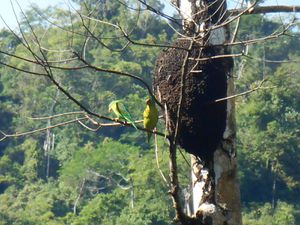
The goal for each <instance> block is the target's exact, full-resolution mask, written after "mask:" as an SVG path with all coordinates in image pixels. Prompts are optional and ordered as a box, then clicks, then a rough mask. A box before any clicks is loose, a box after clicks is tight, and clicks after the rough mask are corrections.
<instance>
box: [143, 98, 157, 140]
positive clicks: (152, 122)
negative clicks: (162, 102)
mask: <svg viewBox="0 0 300 225" xmlns="http://www.w3.org/2000/svg"><path fill="white" fill-rule="evenodd" d="M146 104H147V106H146V109H145V111H144V114H143V115H144V128H146V129H148V130H153V129H154V128H155V127H156V124H157V121H158V110H157V108H156V107H155V102H154V99H152V98H147V100H146ZM147 134H148V142H149V141H150V138H151V135H152V133H149V132H148V133H147Z"/></svg>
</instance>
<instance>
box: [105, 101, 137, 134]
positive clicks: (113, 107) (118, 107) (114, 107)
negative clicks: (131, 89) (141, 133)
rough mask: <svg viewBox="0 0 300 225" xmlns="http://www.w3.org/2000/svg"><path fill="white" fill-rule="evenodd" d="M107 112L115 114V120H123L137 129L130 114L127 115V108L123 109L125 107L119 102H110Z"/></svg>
mask: <svg viewBox="0 0 300 225" xmlns="http://www.w3.org/2000/svg"><path fill="white" fill-rule="evenodd" d="M108 111H109V112H111V111H113V112H114V114H116V116H117V119H123V120H125V121H126V122H128V123H130V124H132V126H133V127H134V128H135V129H137V127H136V125H135V123H134V121H133V119H132V116H131V114H130V113H129V111H128V110H127V108H126V107H125V105H124V104H123V103H122V101H121V100H115V101H112V102H111V103H110V104H109V106H108Z"/></svg>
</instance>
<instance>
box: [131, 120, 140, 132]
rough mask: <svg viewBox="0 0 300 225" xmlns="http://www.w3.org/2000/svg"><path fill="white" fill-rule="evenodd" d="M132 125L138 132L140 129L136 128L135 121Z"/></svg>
mask: <svg viewBox="0 0 300 225" xmlns="http://www.w3.org/2000/svg"><path fill="white" fill-rule="evenodd" d="M130 124H131V125H132V126H133V127H134V128H135V129H136V130H137V129H138V128H137V127H136V125H135V122H133V121H130Z"/></svg>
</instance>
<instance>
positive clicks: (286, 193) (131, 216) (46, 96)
mask: <svg viewBox="0 0 300 225" xmlns="http://www.w3.org/2000/svg"><path fill="white" fill-rule="evenodd" d="M73 2H75V3H78V4H79V10H80V12H82V13H83V14H85V15H86V14H87V12H88V11H89V10H90V9H93V10H92V11H93V13H94V14H93V15H92V16H95V17H96V18H99V19H103V20H104V21H107V22H110V23H113V24H119V25H120V26H122V27H123V28H124V30H125V31H126V32H128V33H130V38H131V40H132V41H133V42H135V43H148V44H155V43H164V44H168V43H171V42H172V40H173V39H174V37H175V36H174V33H173V31H171V28H170V27H168V25H167V23H166V21H164V20H162V19H161V18H159V17H158V16H155V15H154V14H153V13H150V12H149V11H142V12H136V11H130V10H129V9H128V8H127V7H125V6H124V4H122V3H121V2H120V1H96V0H88V1H82V0H76V1H75V0H74V1H73ZM127 2H129V3H130V4H131V5H130V6H131V7H133V8H134V7H136V5H135V4H136V1H127ZM147 2H148V3H149V4H151V5H153V6H154V8H156V9H157V10H158V9H162V8H163V5H162V4H161V3H160V2H159V1H147ZM38 12H40V13H43V14H44V15H45V16H46V17H47V18H50V17H51V16H54V17H55V22H56V23H57V24H59V25H60V26H61V27H63V28H64V29H66V30H69V31H70V30H75V31H76V32H78V33H80V34H87V31H86V29H85V28H84V26H83V25H82V22H83V23H84V25H86V26H88V27H90V28H93V29H94V28H95V27H96V29H94V34H95V36H96V37H98V38H100V39H101V40H102V41H103V42H101V43H100V42H99V41H97V40H95V39H93V38H90V39H88V41H87V40H86V38H85V37H84V35H74V36H72V35H71V36H72V37H71V36H70V32H64V31H63V30H61V29H60V28H59V27H56V26H52V25H51V24H49V23H48V22H46V21H45V20H44V19H43V18H41V17H40V16H38V14H39V13H38ZM26 14H27V16H28V19H29V21H30V23H31V25H32V28H33V29H34V32H35V33H36V34H37V36H40V37H43V38H41V44H42V45H43V47H45V48H47V49H50V50H54V51H44V54H45V56H46V57H47V58H48V59H49V60H58V59H57V52H56V50H60V49H68V48H69V46H70V45H71V44H72V50H74V51H76V52H79V53H80V52H82V46H85V47H86V48H85V50H84V53H85V59H86V60H87V61H89V62H90V63H92V64H93V65H95V66H97V67H99V68H103V69H113V70H117V71H123V72H127V73H132V74H134V75H136V76H139V77H141V78H143V79H144V80H145V81H146V82H147V83H148V84H149V85H150V84H151V82H152V71H153V67H154V63H155V60H156V58H157V56H158V54H159V52H160V50H161V49H160V48H155V47H146V46H143V45H140V44H129V45H128V46H127V48H125V49H123V50H122V51H120V50H121V49H122V48H123V47H124V46H126V44H127V41H128V40H127V39H126V38H119V37H120V32H118V31H116V30H114V29H112V28H111V27H110V26H107V25H105V24H102V23H96V22H95V21H90V22H89V21H88V20H87V19H85V18H83V19H82V21H81V20H80V19H79V18H78V16H77V15H70V13H69V11H66V10H63V9H57V8H47V9H45V10H41V9H38V8H35V9H34V10H29V11H27V12H26ZM137 17H138V18H139V19H138V20H137ZM71 20H72V24H70V21H71ZM21 26H22V28H23V30H24V35H25V37H27V39H28V44H29V45H30V46H33V48H34V49H35V50H37V45H36V43H34V42H33V39H32V35H30V28H29V26H28V23H27V22H26V21H24V20H23V21H21ZM276 29H281V28H280V24H279V23H277V22H276V21H275V20H269V19H266V18H265V17H262V16H256V15H251V16H247V17H243V19H242V20H241V29H240V32H239V37H238V38H239V39H248V38H259V37H263V36H265V35H268V34H270V33H272V32H274V31H275V30H276ZM249 33H250V36H249ZM295 34H297V33H295ZM295 36H296V35H295ZM28 37H30V38H28ZM0 40H1V42H0V48H1V50H3V51H6V52H8V53H14V54H16V55H18V56H20V57H25V58H28V59H32V56H31V55H30V53H29V52H28V51H27V50H26V48H25V47H24V46H23V45H21V43H20V40H19V39H17V38H16V37H15V36H14V35H13V34H11V33H10V32H9V31H7V30H1V31H0ZM86 41H87V42H88V44H86ZM298 42H299V39H297V37H295V38H290V37H283V38H281V39H277V40H276V41H275V40H274V41H269V42H264V43H262V44H260V45H256V46H251V47H250V49H249V54H250V56H251V57H252V58H251V57H250V58H243V60H237V61H236V68H237V69H239V68H241V67H240V65H241V64H243V68H244V69H243V70H242V71H240V73H238V79H237V82H236V83H237V89H238V91H239V92H242V91H245V90H248V89H249V88H253V87H256V86H257V84H258V80H260V79H263V78H265V77H268V80H267V81H266V82H265V84H264V85H265V86H268V87H270V88H269V89H261V90H259V91H257V92H255V93H253V94H251V95H249V96H243V97H242V98H240V99H238V102H237V122H238V128H239V130H238V151H239V154H238V156H239V163H240V177H241V190H242V199H243V203H245V214H244V218H245V224H251V225H259V224H264V225H268V224H269V223H270V221H272V222H273V223H272V224H275V225H277V224H278V225H285V224H287V225H292V224H296V220H297V218H299V213H298V214H296V213H295V212H297V209H298V208H299V205H298V206H297V205H296V204H299V197H298V196H299V194H300V186H299V184H300V177H299V174H300V169H299V166H298V164H299V160H300V155H299V151H298V150H299V127H300V124H299V123H300V122H299V121H300V113H299V112H300V110H299V106H300V103H299V94H300V93H299V90H300V87H299V84H300V81H299V77H300V76H299V71H300V66H299V63H297V60H298V61H299V60H300V59H299V51H300V49H299V48H297V47H295V46H298ZM37 52H38V51H37ZM38 55H39V56H41V53H40V52H38ZM71 57H73V53H72V52H66V53H61V56H60V58H61V59H64V58H71ZM262 59H269V60H294V61H296V62H294V63H288V64H274V63H273V64H271V63H267V62H264V61H263V60H262ZM0 61H1V62H5V63H9V64H10V65H14V66H17V67H18V68H20V69H24V70H27V71H31V72H38V73H45V70H44V69H43V68H42V67H40V66H38V65H35V66H33V65H32V64H30V63H28V62H25V61H20V60H19V59H17V58H13V57H8V56H7V55H3V54H1V56H0ZM77 64H78V63H77V62H76V63H75V62H73V61H71V62H70V63H69V64H68V65H69V66H70V67H71V66H74V67H78V66H80V65H77ZM52 72H53V76H54V77H55V79H56V80H58V82H59V83H60V85H62V87H64V88H65V89H66V90H68V91H69V93H70V94H72V95H73V96H74V97H75V98H76V99H77V100H78V101H79V102H80V103H81V104H83V105H84V106H85V107H87V108H88V109H90V110H91V111H93V112H96V113H99V114H101V115H105V116H112V115H110V114H109V112H108V104H109V103H110V102H111V101H113V100H116V99H123V100H124V101H126V103H128V104H126V105H127V106H128V109H129V111H130V112H131V113H132V115H133V117H134V118H135V119H137V120H139V119H142V113H143V110H144V108H145V99H146V97H147V96H148V92H147V90H146V88H145V87H144V85H143V84H141V83H140V82H139V81H136V80H134V79H132V78H130V77H124V76H120V75H116V74H112V73H109V74H108V73H104V72H99V71H95V70H75V71H67V70H66V71H65V70H63V71H62V70H58V69H53V70H52ZM78 110H81V109H80V108H79V107H78V106H76V105H75V104H74V103H73V102H72V101H70V100H69V99H68V98H67V97H66V96H64V95H63V94H62V93H61V92H60V91H58V90H57V88H56V87H55V86H53V85H52V83H51V82H50V81H49V80H48V79H47V78H45V77H43V76H34V75H28V74H24V73H22V72H20V71H15V70H13V69H11V68H8V67H1V68H0V130H3V131H5V132H7V133H13V132H23V131H28V130H33V129H36V128H42V127H46V126H47V125H49V124H50V125H53V124H57V123H60V122H63V121H65V118H64V119H62V118H55V119H52V120H49V121H46V120H41V121H37V120H32V119H29V117H36V116H47V115H54V114H58V113H62V112H70V111H78ZM68 118H69V117H68ZM70 118H71V117H70ZM72 118H73V117H72ZM83 122H85V121H83ZM87 125H88V126H91V127H93V124H90V123H88V124H87ZM139 125H140V124H139ZM158 127H159V130H160V131H162V132H164V124H163V122H161V121H160V122H159V123H158ZM51 135H54V149H52V150H51V151H50V152H46V151H45V149H44V148H43V145H44V142H45V139H46V138H45V136H46V135H45V133H39V134H35V135H32V136H31V137H28V136H26V137H24V138H18V139H8V140H5V141H3V142H0V202H1V204H0V224H8V225H9V224H16V225H33V224H34V225H35V224H43V225H44V224H46V225H47V224H48V225H50V224H53V225H54V224H58V225H60V224H73V225H75V224H77V225H81V224H82V225H86V224H88V225H90V224H91V225H92V224H124V225H126V224H128V225H131V224H137V225H139V224H149V225H150V224H155V225H165V224H170V223H171V221H172V219H173V218H174V215H173V209H172V208H171V206H172V202H171V200H170V198H169V195H168V187H167V185H166V184H165V182H164V181H163V179H162V177H161V175H160V172H159V170H158V169H157V165H156V158H155V153H154V152H153V149H154V147H153V145H154V144H153V142H154V140H153V141H152V142H151V143H150V144H148V143H147V142H146V133H144V132H141V131H135V129H132V128H129V127H109V128H106V127H102V128H101V129H99V130H98V131H96V132H89V131H87V130H86V129H84V128H83V127H82V126H80V125H79V124H70V125H68V126H64V127H59V128H55V129H52V130H51ZM52 137H53V136H52ZM153 139H154V138H153ZM157 142H158V150H159V153H158V154H159V158H158V161H159V165H160V168H161V170H162V173H163V174H165V176H166V177H168V176H167V174H168V153H167V151H165V149H167V144H166V143H165V140H164V138H158V140H157ZM183 154H184V155H185V156H186V158H188V157H189V156H188V155H187V154H185V153H183ZM48 159H49V161H48ZM48 162H49V164H48ZM178 165H179V168H178V170H179V178H180V181H181V187H182V188H185V187H187V186H188V184H189V176H190V174H189V171H190V169H189V166H188V165H187V163H186V162H185V160H184V159H183V158H182V156H181V155H180V154H178ZM47 167H49V170H50V173H49V174H48V175H49V176H47V174H46V171H47ZM187 171H188V172H187ZM274 179H275V182H276V184H277V186H276V190H275V200H277V199H281V200H282V201H277V206H276V208H275V210H274V211H273V210H272V209H271V205H270V204H269V203H266V202H270V201H271V199H272V196H271V193H272V184H273V182H274ZM254 190H255V191H254ZM250 202H255V204H254V205H255V206H251V205H252V204H251V203H250ZM257 202H259V203H257ZM293 204H295V205H296V206H295V207H294V206H293ZM297 215H298V216H297Z"/></svg>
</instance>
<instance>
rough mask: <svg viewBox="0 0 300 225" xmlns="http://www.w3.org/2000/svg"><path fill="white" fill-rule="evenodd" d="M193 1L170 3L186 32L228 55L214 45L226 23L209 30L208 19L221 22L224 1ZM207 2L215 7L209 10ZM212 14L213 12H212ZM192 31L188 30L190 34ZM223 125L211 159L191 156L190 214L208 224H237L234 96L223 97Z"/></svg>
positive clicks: (224, 36)
mask: <svg viewBox="0 0 300 225" xmlns="http://www.w3.org/2000/svg"><path fill="white" fill-rule="evenodd" d="M211 2H214V1H204V0H202V1H196V0H181V1H177V2H173V3H175V4H177V7H178V9H179V12H180V14H181V16H182V18H183V19H184V24H183V25H184V27H185V28H184V29H185V30H186V33H187V34H188V35H189V34H191V30H193V32H194V33H198V36H201V37H203V40H202V41H203V43H205V44H206V45H208V46H216V47H213V48H214V51H215V52H217V53H215V55H218V54H219V55H224V53H226V54H228V53H230V51H229V50H228V49H226V47H217V45H218V46H220V45H222V44H223V43H225V42H229V35H228V34H229V28H228V26H220V28H218V29H215V30H211V31H209V32H207V30H209V27H210V26H212V25H216V23H214V24H213V22H211V21H219V22H218V23H219V24H221V23H222V18H221V17H222V15H224V14H223V12H226V3H225V4H224V3H222V1H221V0H220V1H216V2H215V3H211ZM211 4H215V6H216V7H213V9H210V6H211ZM212 13H214V15H212ZM193 32H192V33H193ZM232 67H233V65H229V66H228V67H227V68H224V70H227V77H228V79H227V96H231V95H234V92H235V91H234V82H233V78H232ZM226 103H227V116H226V128H225V131H224V133H223V139H222V140H221V141H220V143H219V144H218V147H217V149H216V150H215V151H214V154H213V159H212V160H208V161H203V160H201V159H200V160H199V157H196V156H193V155H192V187H193V190H192V198H193V204H192V206H190V207H189V208H191V209H192V212H193V217H196V218H198V219H200V221H201V223H202V224H210V225H223V224H227V225H241V224H242V218H241V204H240V190H239V182H238V175H237V159H236V146H235V141H236V140H235V139H236V125H235V106H234V98H232V99H229V100H227V102H226Z"/></svg>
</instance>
